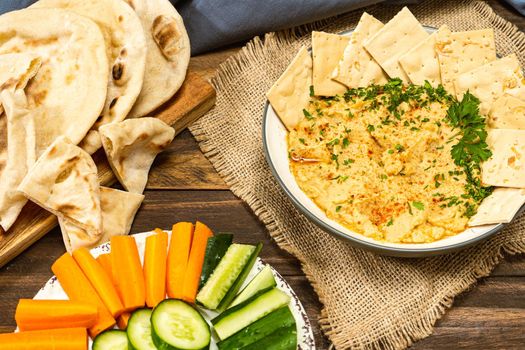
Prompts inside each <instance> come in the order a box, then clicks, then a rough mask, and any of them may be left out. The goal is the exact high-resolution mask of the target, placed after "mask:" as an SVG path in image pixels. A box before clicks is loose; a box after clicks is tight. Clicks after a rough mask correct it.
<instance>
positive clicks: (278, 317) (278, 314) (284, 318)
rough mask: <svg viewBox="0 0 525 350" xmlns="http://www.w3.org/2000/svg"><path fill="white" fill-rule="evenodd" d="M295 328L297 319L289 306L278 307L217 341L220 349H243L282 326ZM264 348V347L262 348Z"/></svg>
mask: <svg viewBox="0 0 525 350" xmlns="http://www.w3.org/2000/svg"><path fill="white" fill-rule="evenodd" d="M292 326H293V328H295V319H294V317H293V315H292V313H291V311H290V309H289V308H288V306H285V307H282V308H280V309H277V310H275V311H273V312H271V313H270V314H268V315H266V316H264V317H263V318H261V319H260V320H258V321H255V322H254V323H252V324H251V325H249V326H248V327H246V328H243V329H241V330H240V331H239V332H237V333H235V334H234V335H232V336H231V337H229V338H227V339H225V340H223V341H221V342H219V343H217V346H218V347H219V350H234V349H241V348H244V347H245V346H248V345H250V344H253V343H255V342H257V341H259V340H261V339H263V338H265V337H267V336H270V335H271V334H273V333H274V332H276V331H277V330H278V329H280V328H287V327H292ZM261 349H264V348H261Z"/></svg>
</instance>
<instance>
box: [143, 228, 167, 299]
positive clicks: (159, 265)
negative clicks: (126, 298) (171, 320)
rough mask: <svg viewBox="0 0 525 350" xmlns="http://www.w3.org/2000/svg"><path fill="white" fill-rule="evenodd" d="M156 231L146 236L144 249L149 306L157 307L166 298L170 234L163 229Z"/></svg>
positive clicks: (145, 279)
mask: <svg viewBox="0 0 525 350" xmlns="http://www.w3.org/2000/svg"><path fill="white" fill-rule="evenodd" d="M155 232H157V233H156V234H154V235H151V236H148V237H147V238H146V248H145V250H144V281H145V283H146V305H148V307H155V306H157V304H158V303H160V302H161V301H162V300H164V299H165V298H166V257H167V255H168V251H167V249H168V234H167V233H166V232H164V231H162V230H161V229H155Z"/></svg>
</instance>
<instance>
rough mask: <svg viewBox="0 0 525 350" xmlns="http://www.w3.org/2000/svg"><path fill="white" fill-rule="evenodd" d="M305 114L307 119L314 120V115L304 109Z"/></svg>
mask: <svg viewBox="0 0 525 350" xmlns="http://www.w3.org/2000/svg"><path fill="white" fill-rule="evenodd" d="M303 114H304V116H305V117H306V119H308V120H312V118H313V117H312V115H311V114H310V112H308V111H307V110H306V109H303Z"/></svg>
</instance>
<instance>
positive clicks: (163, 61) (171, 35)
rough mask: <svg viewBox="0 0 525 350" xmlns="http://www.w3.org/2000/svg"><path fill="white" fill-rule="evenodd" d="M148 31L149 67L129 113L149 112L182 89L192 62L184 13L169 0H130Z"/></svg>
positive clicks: (147, 66)
mask: <svg viewBox="0 0 525 350" xmlns="http://www.w3.org/2000/svg"><path fill="white" fill-rule="evenodd" d="M126 1H127V2H128V4H129V5H130V6H131V7H132V8H133V9H134V10H135V12H136V13H137V15H138V16H139V18H140V20H141V22H142V26H143V28H144V32H145V33H146V46H147V50H148V52H147V55H146V71H145V74H144V84H143V85H142V90H141V92H140V95H139V97H138V99H137V101H136V102H135V105H134V106H133V109H132V110H131V112H130V114H129V116H130V117H131V118H136V117H142V116H144V115H147V114H149V113H151V112H153V110H155V109H156V108H157V107H159V106H161V105H162V104H163V103H164V102H166V101H168V100H169V99H170V98H171V97H172V96H173V95H175V93H176V92H177V91H178V90H179V88H180V87H181V85H182V83H183V82H184V78H185V77H186V70H187V69H188V64H189V62H190V53H191V48H190V39H189V38H188V33H186V28H185V27H184V22H183V21H182V17H181V16H180V15H179V13H178V12H177V10H175V7H173V5H172V4H171V3H170V2H169V1H168V0H126Z"/></svg>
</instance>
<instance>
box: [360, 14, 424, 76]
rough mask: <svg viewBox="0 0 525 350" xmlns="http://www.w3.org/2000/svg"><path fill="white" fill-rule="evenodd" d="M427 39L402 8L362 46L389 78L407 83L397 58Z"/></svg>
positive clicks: (414, 18) (415, 22)
mask: <svg viewBox="0 0 525 350" xmlns="http://www.w3.org/2000/svg"><path fill="white" fill-rule="evenodd" d="M427 37H428V33H427V31H426V30H425V28H423V26H422V25H421V23H419V21H418V20H417V18H416V17H414V15H413V14H412V12H410V10H409V9H408V8H407V7H403V9H402V10H401V11H399V12H398V13H397V14H396V15H395V16H394V17H393V18H392V19H391V20H390V21H389V22H388V23H387V24H385V26H384V27H383V28H381V29H380V30H379V31H377V33H375V34H374V35H373V36H372V37H371V38H369V39H368V40H366V41H365V43H364V44H363V45H364V47H365V48H366V49H367V50H368V52H369V53H370V54H371V55H372V57H373V58H374V59H375V60H376V61H377V62H378V63H379V64H380V65H381V67H382V68H383V70H384V71H385V72H386V73H387V74H388V75H389V76H390V77H391V78H396V77H397V78H401V79H402V80H403V81H405V82H408V76H407V75H406V73H405V72H404V71H403V69H402V68H401V66H400V65H399V57H401V56H402V55H403V54H405V53H406V52H408V51H409V50H410V49H411V48H412V47H414V43H419V42H421V41H422V40H424V39H426V38H427Z"/></svg>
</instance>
